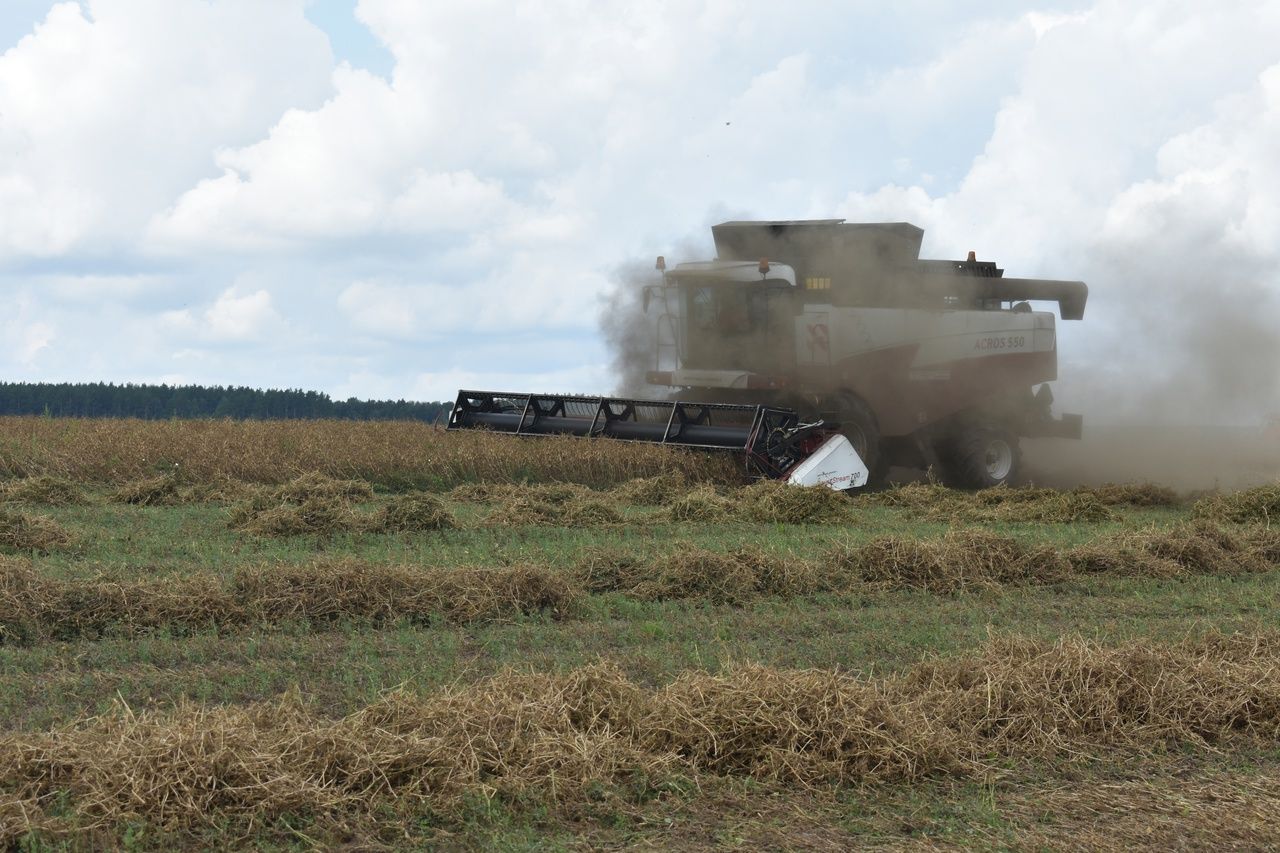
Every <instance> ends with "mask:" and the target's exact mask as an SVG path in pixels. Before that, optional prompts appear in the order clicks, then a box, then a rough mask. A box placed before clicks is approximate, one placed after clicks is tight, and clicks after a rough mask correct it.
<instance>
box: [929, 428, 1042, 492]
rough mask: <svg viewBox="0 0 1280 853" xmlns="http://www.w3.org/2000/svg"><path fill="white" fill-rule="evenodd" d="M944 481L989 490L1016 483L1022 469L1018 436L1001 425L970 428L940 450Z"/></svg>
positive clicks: (957, 486)
mask: <svg viewBox="0 0 1280 853" xmlns="http://www.w3.org/2000/svg"><path fill="white" fill-rule="evenodd" d="M939 457H940V461H941V462H942V463H943V480H944V481H945V482H946V483H947V485H949V486H953V487H955V488H958V489H989V488H991V487H993V486H1006V485H1010V484H1011V483H1013V482H1014V481H1015V480H1016V479H1017V478H1018V475H1019V474H1020V473H1021V472H1022V449H1021V448H1020V447H1019V446H1018V437H1017V436H1016V435H1014V434H1013V433H1011V432H1009V431H1008V430H1006V429H1002V428H1000V427H982V426H975V427H967V428H965V429H962V430H961V431H960V432H958V433H956V435H955V436H954V437H953V438H952V439H951V440H950V441H948V442H947V443H946V445H945V446H944V447H943V448H941V452H940V453H939Z"/></svg>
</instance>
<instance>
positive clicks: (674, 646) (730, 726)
mask: <svg viewBox="0 0 1280 853" xmlns="http://www.w3.org/2000/svg"><path fill="white" fill-rule="evenodd" d="M1277 513H1280V487H1274V486H1270V487H1265V486H1264V487H1261V488H1257V489H1252V490H1249V491H1247V492H1240V493H1235V494H1225V495H1220V494H1211V495H1204V496H1199V497H1198V498H1196V499H1192V498H1190V497H1185V496H1179V495H1178V494H1175V493H1173V492H1171V491H1170V490H1168V489H1163V488H1160V487H1158V486H1152V485H1147V484H1139V485H1125V486H1112V487H1102V488H1092V489H1076V490H1072V491H1053V490H1047V489H1032V488H1027V489H1016V490H992V491H989V492H983V493H977V494H972V495H966V494H959V493H954V492H950V491H947V490H945V489H941V488H938V487H935V486H930V485H913V486H905V487H901V488H895V489H891V490H889V491H885V492H880V493H876V494H871V495H864V496H859V497H856V498H848V497H845V496H843V495H836V494H833V493H830V492H825V491H811V490H797V489H789V488H785V487H781V486H777V485H774V484H755V485H749V486H748V485H744V484H743V483H741V482H740V481H739V478H738V473H737V472H736V470H735V469H734V467H733V465H732V464H731V463H730V462H729V461H728V460H725V459H723V458H716V457H705V456H688V455H684V454H680V453H676V452H669V451H665V450H662V449H657V448H648V447H642V446H630V445H619V444H614V443H610V442H596V443H584V442H580V441H574V440H563V441H562V440H557V439H547V440H530V441H513V440H509V439H505V438H503V437H497V436H486V435H464V436H459V435H453V434H443V433H440V432H437V431H433V430H430V429H427V428H424V427H420V426H417V425H409V424H371V425H370V424H350V423H284V424H241V423H228V422H223V423H209V422H196V423H177V422H175V423H161V424H155V423H135V422H128V421H109V422H95V421H51V420H44V419H9V420H4V419H0V679H2V684H0V686H3V688H4V689H3V690H0V720H3V731H2V732H0V839H2V840H3V843H5V844H6V845H13V846H19V847H27V848H30V849H45V848H47V847H51V846H52V847H67V848H71V849H89V848H99V847H105V846H121V845H124V846H130V847H133V848H135V849H170V848H172V847H175V846H177V847H198V846H210V845H212V846H220V847H228V846H229V847H256V848H263V847H267V848H285V849H295V848H296V849H310V848H313V847H334V846H344V845H346V846H354V847H359V848H379V847H386V848H403V847H433V846H450V847H484V848H492V847H503V848H512V849H524V848H530V847H547V846H550V847H575V846H600V845H607V846H631V845H639V846H664V847H665V846H679V847H682V848H695V849H696V848H720V847H760V846H775V847H790V848H808V849H846V848H848V847H855V846H877V847H906V846H912V847H916V846H932V847H947V848H949V847H978V848H1008V847H1015V848H1045V847H1048V848H1053V847H1062V846H1079V845H1085V846H1090V847H1094V848H1114V849H1119V848H1132V847H1146V848H1166V847H1170V846H1176V845H1183V846H1191V847H1237V848H1263V847H1267V846H1274V845H1275V844H1277V843H1280V817H1277V816H1278V815H1280V787H1277V785H1276V783H1275V779H1276V778H1277V777H1276V773H1277V771H1278V770H1280V633H1277V632H1276V628H1275V625H1276V622H1277V620H1276V616H1277V612H1276V604H1275V602H1276V601H1277V600H1278V599H1280V572H1278V571H1277V569H1278V568H1280V532H1277V531H1276V530H1274V529H1273V527H1272V526H1271V523H1270V522H1271V519H1272V517H1273V516H1275V515H1276V514H1277Z"/></svg>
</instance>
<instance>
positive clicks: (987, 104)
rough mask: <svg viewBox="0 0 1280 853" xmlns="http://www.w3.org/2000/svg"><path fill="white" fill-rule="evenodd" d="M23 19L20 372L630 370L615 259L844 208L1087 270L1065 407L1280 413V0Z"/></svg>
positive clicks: (304, 377) (395, 388) (515, 3)
mask: <svg viewBox="0 0 1280 853" xmlns="http://www.w3.org/2000/svg"><path fill="white" fill-rule="evenodd" d="M0 51H3V54H2V55H0V298H2V299H3V302H2V303H0V305H3V310H2V311H0V376H3V377H4V378H6V379H9V380H11V381H42V380H48V381H64V380H65V381H89V380H104V381H115V382H126V381H127V382H169V383H175V382H182V383H203V384H244V385H251V386H257V387H300V388H307V389H316V390H322V391H326V392H329V393H330V394H333V395H334V396H336V397H340V398H345V397H348V396H358V397H391V398H408V399H419V400H438V399H452V397H453V396H454V393H455V392H456V390H457V389H458V388H459V387H480V388H508V389H512V390H521V389H527V390H540V391H580V392H596V393H599V392H607V391H609V390H611V388H612V384H613V382H614V377H613V376H612V374H611V370H610V366H609V362H610V359H609V354H608V352H607V351H606V347H605V345H604V343H603V342H602V340H601V336H600V333H599V321H600V314H601V311H602V310H603V306H604V305H605V304H606V302H607V297H608V294H609V293H610V292H611V290H612V289H613V288H615V287H617V286H619V285H618V280H619V270H620V269H622V268H623V267H625V266H626V265H628V264H634V263H635V262H636V261H637V259H649V258H652V257H653V256H655V255H658V254H664V255H667V256H668V259H669V260H671V261H673V262H674V261H678V260H682V259H692V258H705V257H710V256H711V255H712V254H713V251H712V247H711V242H710V231H709V226H710V225H711V224H713V223H715V222H718V221H722V220H725V219H730V218H761V219H791V218H828V217H844V218H847V219H849V220H851V221H900V220H906V221H911V222H914V223H916V224H918V225H920V226H921V227H923V228H925V229H926V234H925V254H926V255H927V256H931V257H964V255H965V253H966V252H968V251H969V250H971V249H972V250H974V251H976V252H977V254H978V257H979V258H983V259H992V260H996V261H998V262H999V263H1000V264H1001V266H1003V267H1005V268H1006V270H1008V274H1010V275H1018V276H1043V277H1053V278H1079V279H1084V280H1086V281H1088V282H1089V284H1090V286H1091V291H1092V295H1091V302H1090V306H1089V311H1088V313H1087V314H1086V320H1085V321H1084V322H1082V323H1062V324H1061V326H1060V328H1061V343H1060V349H1061V356H1060V359H1061V369H1060V373H1061V375H1062V380H1061V381H1060V382H1059V383H1058V385H1059V390H1058V398H1059V400H1065V401H1067V402H1075V401H1079V402H1080V403H1092V404H1094V405H1098V404H1099V401H1106V405H1107V406H1109V407H1112V408H1115V409H1117V410H1118V409H1126V408H1127V409H1129V410H1134V409H1144V408H1156V407H1158V408H1160V409H1161V410H1162V411H1164V410H1178V409H1180V408H1181V409H1185V408H1189V407H1203V406H1215V407H1218V408H1220V409H1221V410H1222V411H1224V412H1228V413H1230V415H1231V416H1232V417H1238V418H1245V417H1252V416H1254V415H1255V414H1257V413H1258V412H1261V411H1264V410H1269V409H1270V408H1278V409H1280V399H1277V393H1278V391H1280V386H1278V385H1277V378H1276V374H1277V371H1276V370H1275V367H1276V364H1277V363H1280V346H1277V339H1278V337H1280V335H1278V333H1277V327H1278V326H1280V301H1278V300H1280V239H1277V237H1280V0H1239V2H1233V0H1225V2H1216V3H1212V4H1210V3H1203V2H1190V1H1189V0H1183V2H1176V0H1151V2H1108V1H1107V0H1103V2H1089V0H1079V2H1070V1H1069V0H1061V2H1033V3H1027V2H1012V0H1009V2H1003V0H989V2H973V3H964V4H957V3H950V2H938V1H937V0H904V2H898V3H883V2H874V3H873V2H860V0H851V2H840V3H835V2H831V3H828V2H816V1H815V0H795V2H792V3H788V4H779V3H773V2H751V0H744V2H727V0H672V1H671V2H654V3H647V4H635V3H624V2H604V1H603V0H602V2H587V0H563V2H558V0H540V1H539V2H531V0H502V2H498V0H469V2H466V3H453V4H450V3H421V2H416V1H415V0H358V2H353V0H82V2H58V3H51V2H48V0H4V3H3V5H2V6H0ZM1188 399H1193V400H1194V403H1190V404H1189V403H1188V402H1187V400H1188Z"/></svg>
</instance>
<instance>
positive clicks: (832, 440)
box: [447, 391, 868, 489]
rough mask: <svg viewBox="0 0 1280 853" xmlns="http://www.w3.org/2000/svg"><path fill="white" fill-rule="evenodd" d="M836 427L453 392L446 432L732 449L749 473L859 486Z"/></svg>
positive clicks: (677, 405)
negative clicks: (484, 431)
mask: <svg viewBox="0 0 1280 853" xmlns="http://www.w3.org/2000/svg"><path fill="white" fill-rule="evenodd" d="M836 426H837V425H828V424H824V423H822V422H820V421H819V422H816V423H802V422H801V420H800V416H799V415H798V414H797V413H796V412H794V411H792V410H790V409H784V408H777V407H773V406H762V405H738V404H731V403H689V402H677V401H673V400H634V399H628V398H623V397H584V396H575V395H568V394H512V393H503V392H497V391H459V392H458V399H457V401H456V402H455V403H454V406H453V411H452V413H451V414H450V416H449V424H448V427H447V429H450V430H457V429H488V430H492V431H494V432H500V433H507V434H511V435H521V436H546V435H572V436H579V437H583V438H613V439H618V440H621V441H640V442H646V443H649V444H662V445H668V446H673V447H687V448H693V449H697V450H708V451H723V452H731V453H736V454H739V455H740V456H741V458H742V460H743V463H744V466H745V468H746V470H747V472H748V473H749V474H751V475H753V476H756V477H771V478H777V479H785V480H787V481H788V482H790V483H793V484H795V485H824V486H827V487H829V488H833V489H848V488H856V487H858V486H862V485H864V484H865V483H866V481H867V475H868V471H867V468H866V466H865V465H863V464H862V460H861V459H859V458H858V455H857V453H856V452H854V450H853V448H852V446H850V444H849V442H848V440H847V439H846V438H845V437H844V436H843V435H841V434H840V433H839V432H838V431H837V428H836Z"/></svg>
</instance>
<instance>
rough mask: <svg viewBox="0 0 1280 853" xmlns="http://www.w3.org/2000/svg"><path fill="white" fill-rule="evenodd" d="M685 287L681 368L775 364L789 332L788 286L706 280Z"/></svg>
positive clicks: (772, 367)
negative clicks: (685, 303) (684, 326)
mask: <svg viewBox="0 0 1280 853" xmlns="http://www.w3.org/2000/svg"><path fill="white" fill-rule="evenodd" d="M686 292H687V305H688V317H689V325H688V329H687V336H686V347H685V358H684V363H685V366H686V367H693V368H705V369H716V370H752V371H764V370H777V369H778V363H777V362H778V358H779V356H780V355H781V354H782V353H784V352H785V351H786V345H787V343H788V342H789V341H790V335H791V326H792V321H791V299H790V288H789V287H768V286H762V285H754V284H752V285H744V284H742V283H741V282H724V283H712V282H706V283H694V284H690V285H689V286H688V289H687V291H686Z"/></svg>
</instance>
